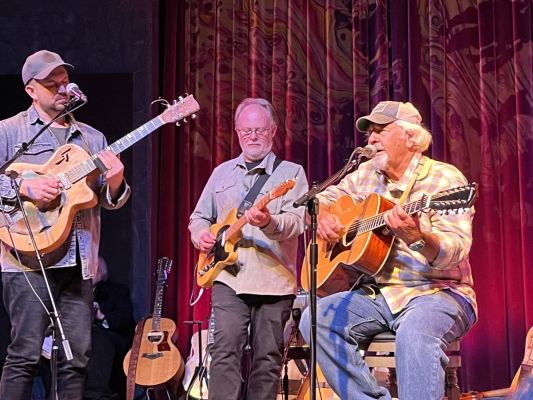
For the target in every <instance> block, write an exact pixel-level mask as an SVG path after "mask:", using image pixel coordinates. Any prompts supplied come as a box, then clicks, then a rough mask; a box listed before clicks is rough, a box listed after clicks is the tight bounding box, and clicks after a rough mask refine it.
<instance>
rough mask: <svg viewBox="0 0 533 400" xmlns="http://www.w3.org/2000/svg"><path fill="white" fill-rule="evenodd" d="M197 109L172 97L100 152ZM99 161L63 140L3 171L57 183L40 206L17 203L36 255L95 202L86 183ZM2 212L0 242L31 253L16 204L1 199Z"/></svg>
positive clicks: (52, 247) (131, 141) (50, 247)
mask: <svg viewBox="0 0 533 400" xmlns="http://www.w3.org/2000/svg"><path fill="white" fill-rule="evenodd" d="M199 109H200V106H199V105H198V102H197V101H196V100H195V99H194V97H193V95H189V96H187V97H185V98H183V99H180V100H179V101H174V103H173V104H169V105H168V107H167V109H166V110H165V111H164V112H163V113H162V114H160V115H158V116H157V117H155V118H153V119H152V120H151V121H149V122H147V123H146V124H144V125H142V126H141V127H139V128H137V129H135V130H134V131H132V132H130V133H128V134H127V135H126V136H124V137H122V138H121V139H119V140H117V141H116V142H115V143H113V144H111V145H109V146H108V147H107V148H106V150H110V151H112V152H113V153H114V154H119V153H120V152H122V151H124V150H126V149H127V148H129V147H130V146H132V145H133V144H135V143H137V142H138V141H139V140H141V139H143V138H145V137H146V136H148V135H149V134H150V133H152V132H153V131H155V130H156V129H158V128H160V127H161V126H162V125H164V124H167V123H170V122H177V121H179V120H182V119H184V118H186V117H188V116H189V115H193V113H195V112H196V111H198V110H199ZM193 116H194V115H193ZM100 162H101V161H100V160H99V159H98V154H95V155H92V156H91V155H89V154H88V153H87V152H86V151H85V150H83V149H82V148H81V147H79V146H76V145H75V144H66V145H64V146H61V147H60V148H59V149H57V151H56V152H55V153H54V154H53V155H52V157H51V158H50V159H49V160H48V161H47V162H46V163H45V164H41V165H38V164H29V163H14V164H12V165H10V166H9V168H8V171H14V172H16V173H17V174H18V176H20V177H22V178H23V179H32V178H35V177H38V176H53V177H56V178H57V179H58V180H59V181H60V182H61V186H62V188H61V193H60V195H59V196H58V197H57V198H56V199H55V200H54V201H53V202H51V203H50V204H49V205H48V206H47V207H46V209H42V208H40V207H39V206H38V205H36V204H34V203H33V202H31V201H23V204H24V209H25V210H26V212H27V214H28V220H29V224H30V226H31V230H32V232H33V235H34V237H35V242H36V244H37V250H39V252H40V253H41V254H46V253H49V252H51V251H53V250H55V249H57V248H58V247H59V246H61V244H62V243H63V242H64V241H65V240H66V239H67V237H68V235H69V232H70V229H71V227H72V221H73V219H74V216H75V215H76V213H77V212H78V211H80V210H83V209H87V208H92V207H94V206H95V205H96V204H97V202H98V198H97V195H96V193H95V192H94V191H93V190H92V189H91V184H92V183H93V182H94V181H95V180H96V179H97V178H98V175H99V174H100V171H99V169H98V165H99V163H100ZM4 210H5V212H6V213H7V214H6V215H7V219H8V221H7V226H4V227H2V228H0V240H1V241H2V242H4V243H6V244H7V245H8V246H12V247H15V248H16V249H17V250H18V251H20V252H22V253H26V254H31V253H33V252H34V251H35V249H34V247H33V244H32V242H31V240H30V236H29V234H28V230H27V228H26V224H25V222H24V219H23V217H22V212H21V211H20V208H19V207H18V204H16V203H11V204H6V203H5V201H4ZM10 233H11V235H10ZM11 237H12V238H13V241H12V240H11Z"/></svg>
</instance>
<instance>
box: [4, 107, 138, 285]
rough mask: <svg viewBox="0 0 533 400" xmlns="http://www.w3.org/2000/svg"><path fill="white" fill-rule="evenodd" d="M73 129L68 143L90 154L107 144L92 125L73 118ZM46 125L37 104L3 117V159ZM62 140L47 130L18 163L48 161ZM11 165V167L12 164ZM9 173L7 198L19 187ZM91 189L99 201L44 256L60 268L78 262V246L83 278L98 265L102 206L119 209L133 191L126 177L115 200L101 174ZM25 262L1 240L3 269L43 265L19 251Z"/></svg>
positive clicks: (81, 213) (47, 263)
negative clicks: (8, 116) (14, 187)
mask: <svg viewBox="0 0 533 400" xmlns="http://www.w3.org/2000/svg"><path fill="white" fill-rule="evenodd" d="M69 122H70V129H69V132H68V134H67V143H68V144H75V145H77V146H79V147H81V148H82V149H83V150H85V151H87V150H89V153H90V154H95V153H98V152H99V151H101V150H103V149H104V148H105V147H107V142H106V139H105V137H104V135H103V134H102V133H101V132H100V131H98V130H96V129H94V128H92V127H90V126H89V125H86V124H83V123H81V122H77V121H75V120H74V118H71V119H70V121H69ZM42 126H43V121H42V120H41V119H40V117H39V115H38V113H37V111H36V110H35V108H34V107H33V106H31V107H30V108H29V109H28V110H26V111H23V112H21V113H19V114H17V115H15V116H13V117H11V118H8V119H5V120H3V121H0V162H1V163H2V164H4V163H5V162H6V161H7V160H8V159H9V158H11V157H12V156H13V154H14V153H15V152H16V150H18V148H20V146H21V143H23V142H28V141H29V140H30V139H31V138H32V137H33V136H34V135H35V134H36V133H37V132H38V131H39V130H40V129H41V128H42ZM58 147H60V144H59V142H58V140H57V138H56V136H55V135H54V134H53V133H52V132H51V131H50V130H48V129H47V130H46V131H44V132H43V133H42V134H41V135H40V136H39V137H38V138H37V140H36V141H35V142H34V144H33V145H32V146H31V147H30V148H29V150H28V151H27V152H26V153H25V154H24V155H22V156H20V157H19V158H18V159H17V160H15V162H16V163H22V162H24V163H30V164H44V163H46V162H47V161H48V159H49V158H50V157H51V156H52V155H53V154H54V152H55V151H56V150H57V148H58ZM87 147H88V149H87ZM8 169H9V168H8ZM12 186H13V185H12V182H11V179H10V178H9V177H7V176H6V175H0V195H1V196H2V198H4V199H8V200H13V199H14V198H15V190H14V189H13V187H12ZM91 189H92V190H93V191H94V192H95V193H96V194H97V195H98V199H99V201H98V204H97V205H96V206H95V207H93V208H90V209H84V210H80V211H78V213H77V214H76V215H75V217H74V220H73V223H72V228H71V230H70V233H69V234H68V237H67V239H66V240H65V241H64V243H63V244H62V245H61V246H60V247H59V248H57V249H56V250H54V251H52V252H50V253H47V254H45V255H44V256H43V264H44V266H45V267H50V268H60V267H69V266H75V265H76V263H77V262H76V251H77V250H78V252H79V256H80V260H81V269H82V275H83V279H90V278H92V277H93V276H94V275H95V273H96V269H97V266H98V248H99V244H100V207H104V208H106V209H118V208H120V207H122V205H123V204H124V203H125V202H126V200H127V199H128V197H129V195H130V187H129V186H128V185H127V183H126V182H125V181H124V182H123V184H122V188H121V193H120V195H119V197H118V199H117V200H116V201H115V202H114V201H113V200H112V199H111V195H110V192H109V187H108V185H107V184H106V183H105V180H104V178H103V177H102V176H101V175H100V176H99V177H98V179H96V180H95V182H94V184H93V185H92V186H91ZM19 255H20V259H21V262H19V261H18V260H17V257H16V254H15V252H14V249H13V248H11V247H10V246H8V245H7V244H6V243H3V242H2V243H1V248H0V263H1V266H2V271H3V272H20V271H22V269H23V268H25V269H26V270H34V269H38V268H39V264H38V263H37V260H36V257H35V255H25V254H22V253H20V252H19Z"/></svg>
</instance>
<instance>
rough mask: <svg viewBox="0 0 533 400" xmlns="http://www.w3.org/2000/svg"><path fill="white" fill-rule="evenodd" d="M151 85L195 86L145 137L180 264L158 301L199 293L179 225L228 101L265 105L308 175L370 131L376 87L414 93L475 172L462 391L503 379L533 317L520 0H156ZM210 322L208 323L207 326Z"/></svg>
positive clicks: (528, 71) (524, 6)
mask: <svg viewBox="0 0 533 400" xmlns="http://www.w3.org/2000/svg"><path fill="white" fill-rule="evenodd" d="M159 9H160V14H161V17H160V29H159V33H158V34H157V35H156V37H155V38H154V40H156V41H158V42H159V44H160V46H159V48H160V49H161V55H160V58H159V62H160V77H159V81H160V82H161V92H162V93H164V94H165V97H166V98H175V97H176V96H177V95H178V94H179V93H182V92H188V93H192V94H194V96H195V98H196V99H197V100H198V102H199V103H200V106H201V107H202V109H201V111H200V112H199V113H198V118H197V119H196V120H195V121H194V122H192V123H190V124H187V125H186V126H185V127H181V128H176V127H171V126H167V127H165V128H164V132H163V134H162V135H159V136H158V135H156V136H154V137H153V139H152V140H154V143H155V146H154V148H155V149H157V151H155V155H154V160H153V162H154V168H155V169H156V170H157V171H158V177H157V179H155V180H154V183H153V192H154V204H156V205H157V207H156V209H155V211H154V215H153V217H154V218H153V221H154V222H153V233H154V237H155V238H157V243H156V244H155V245H154V246H156V247H157V254H158V255H161V256H162V255H168V256H172V257H173V258H174V260H175V270H174V271H173V274H172V275H171V277H170V281H169V287H168V293H167V296H166V310H167V311H166V315H167V316H169V317H173V318H175V319H176V320H177V324H178V330H179V333H180V339H179V345H180V348H181V349H182V350H184V351H185V350H187V343H188V340H189V337H190V335H191V331H190V328H188V327H187V326H185V325H184V324H183V321H184V320H190V319H204V318H205V317H206V316H208V314H209V307H210V306H209V291H207V292H206V293H205V294H204V296H203V298H202V299H201V300H200V302H199V303H198V304H197V305H196V306H195V307H194V308H191V307H190V306H189V300H190V294H191V292H192V290H193V289H194V280H193V279H194V271H193V268H194V264H195V260H196V257H197V253H195V251H194V249H193V247H192V245H191V244H190V240H189V236H188V230H187V224H188V217H189V215H190V213H191V212H192V210H193V208H194V206H195V204H196V200H197V199H198V197H199V195H200V193H201V191H202V189H203V186H204V184H205V182H206V181H207V178H208V177H209V175H210V173H211V171H212V169H213V168H214V167H215V166H217V165H218V164H220V163H221V162H223V161H225V160H228V159H230V158H232V157H235V156H237V155H238V154H239V153H240V150H239V146H238V141H237V138H236V134H235V133H234V130H233V112H234V110H235V108H236V106H237V104H238V103H239V102H240V101H241V100H242V99H243V98H245V97H250V96H257V97H264V98H266V99H268V100H270V101H271V102H272V103H273V105H274V107H275V110H276V117H277V120H278V126H279V128H278V134H277V136H276V138H275V144H274V149H275V151H276V153H277V154H278V155H279V156H280V157H284V158H286V159H289V160H291V161H294V162H297V163H300V164H302V165H303V166H304V168H305V169H306V171H307V175H308V178H309V180H310V182H312V181H315V180H316V181H321V180H323V179H325V178H326V177H327V176H329V175H330V174H332V173H333V172H335V171H336V170H338V169H339V168H340V167H341V166H342V164H343V160H345V159H346V158H347V157H348V155H349V154H350V152H351V151H352V149H353V147H354V146H360V145H363V144H364V142H365V138H364V137H363V135H360V134H358V133H357V132H356V131H355V129H354V123H355V120H356V119H357V118H358V117H359V116H361V115H364V114H366V113H368V112H369V111H370V109H371V108H372V107H373V106H374V105H375V104H376V103H377V102H379V101H381V100H386V99H393V100H399V101H411V102H412V103H413V104H415V106H416V107H417V108H418V109H419V110H420V112H421V114H422V116H423V119H424V121H425V124H426V126H427V127H428V128H429V129H430V130H431V132H432V133H433V145H432V147H431V149H430V155H431V156H432V157H433V158H435V159H438V160H442V161H446V162H449V163H451V164H454V165H455V166H457V167H458V168H459V169H460V170H461V171H462V172H463V173H464V174H465V175H466V176H467V178H468V179H469V180H471V181H476V182H479V184H480V190H479V193H480V197H479V200H478V202H477V204H476V217H475V222H474V244H473V248H472V251H471V263H472V266H473V270H474V279H475V289H476V293H477V296H478V302H479V309H480V314H479V322H478V323H477V325H476V326H475V327H474V328H473V329H472V331H471V332H470V333H469V334H468V335H467V336H466V338H465V339H464V341H463V343H464V344H463V351H462V354H463V367H462V368H461V371H462V372H461V375H462V376H461V377H462V388H463V390H468V389H476V390H484V389H493V388H499V387H505V386H508V385H509V383H510V381H511V378H512V376H513V375H514V373H515V371H516V369H517V368H518V366H519V365H520V362H521V360H522V357H523V352H524V339H525V335H526V333H527V329H528V327H529V326H531V325H533V270H532V265H531V261H530V260H531V259H532V257H533V254H532V253H533V248H532V246H531V243H532V239H533V237H532V234H533V228H532V225H533V222H532V221H533V211H532V210H533V207H532V205H531V202H532V199H533V193H532V192H533V184H532V180H531V177H530V176H531V174H530V171H531V168H532V163H533V149H532V146H533V144H532V137H533V135H532V130H531V126H533V99H532V95H533V90H532V89H533V52H532V42H531V30H532V26H533V16H532V15H533V14H532V10H533V2H532V1H531V0H521V1H520V0H515V1H508V0H491V1H489V0H480V1H473V0H454V1H442V0H440V1H439V0H418V1H407V0H394V1H393V0H389V1H386V0H374V1H362V0H352V1H350V0H343V1H340V0H338V1H337V0H283V1H282V0H261V1H245V0H236V1H228V0H219V1H212V0H188V1H178V0H161V1H160V2H159ZM205 327H206V328H207V324H206V325H205Z"/></svg>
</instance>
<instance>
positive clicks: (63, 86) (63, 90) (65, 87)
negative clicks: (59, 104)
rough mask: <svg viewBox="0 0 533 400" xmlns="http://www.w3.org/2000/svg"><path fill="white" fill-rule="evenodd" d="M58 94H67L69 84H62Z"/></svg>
mask: <svg viewBox="0 0 533 400" xmlns="http://www.w3.org/2000/svg"><path fill="white" fill-rule="evenodd" d="M57 93H59V94H65V93H67V84H66V83H62V84H61V86H59V88H58V89H57Z"/></svg>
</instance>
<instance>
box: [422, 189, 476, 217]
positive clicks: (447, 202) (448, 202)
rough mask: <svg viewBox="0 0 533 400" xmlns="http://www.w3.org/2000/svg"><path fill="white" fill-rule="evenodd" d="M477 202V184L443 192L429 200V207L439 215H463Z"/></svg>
mask: <svg viewBox="0 0 533 400" xmlns="http://www.w3.org/2000/svg"><path fill="white" fill-rule="evenodd" d="M476 200H477V183H475V182H474V183H471V184H469V185H465V186H460V187H456V188H452V189H448V190H443V191H442V192H439V193H437V194H436V195H434V196H432V197H431V198H429V204H428V207H429V208H432V209H434V210H436V211H438V212H439V213H443V214H449V213H462V212H465V211H466V210H468V209H469V208H470V207H472V205H473V204H474V203H475V201H476Z"/></svg>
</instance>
